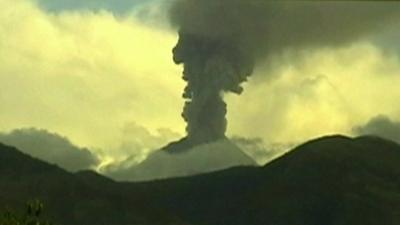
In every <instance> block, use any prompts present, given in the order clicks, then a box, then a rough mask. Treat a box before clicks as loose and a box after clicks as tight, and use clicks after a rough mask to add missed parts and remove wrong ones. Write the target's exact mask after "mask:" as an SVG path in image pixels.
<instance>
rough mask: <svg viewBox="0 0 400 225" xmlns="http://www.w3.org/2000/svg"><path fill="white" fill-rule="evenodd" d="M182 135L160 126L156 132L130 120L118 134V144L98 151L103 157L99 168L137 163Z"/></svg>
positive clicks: (128, 165)
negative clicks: (106, 149) (107, 149)
mask: <svg viewBox="0 0 400 225" xmlns="http://www.w3.org/2000/svg"><path fill="white" fill-rule="evenodd" d="M180 137H181V135H180V134H178V133H176V132H174V131H172V130H170V129H168V128H160V129H158V130H157V131H156V132H151V131H149V130H148V129H147V128H145V127H143V126H141V125H139V124H138V123H136V122H128V123H126V124H125V125H124V126H123V127H122V128H121V130H120V132H119V134H118V135H117V136H116V143H117V144H116V145H115V146H112V147H111V149H110V150H109V151H104V150H98V151H97V152H98V154H99V155H100V156H101V158H102V163H101V165H100V166H99V167H98V170H99V171H100V172H104V171H105V170H107V168H110V167H118V168H119V169H122V168H127V167H130V166H133V165H137V164H139V163H141V162H142V161H144V160H145V159H146V158H147V157H148V155H149V154H151V153H153V152H155V151H157V150H159V149H160V148H161V147H163V146H165V145H166V144H168V143H169V142H170V141H171V140H176V139H179V138H180Z"/></svg>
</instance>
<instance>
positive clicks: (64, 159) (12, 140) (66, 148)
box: [0, 128, 98, 172]
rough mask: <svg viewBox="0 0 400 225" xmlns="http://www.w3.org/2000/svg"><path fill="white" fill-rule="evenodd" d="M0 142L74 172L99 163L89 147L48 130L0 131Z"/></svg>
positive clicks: (92, 167) (93, 166) (91, 167)
mask: <svg viewBox="0 0 400 225" xmlns="http://www.w3.org/2000/svg"><path fill="white" fill-rule="evenodd" d="M0 142H2V143H4V144H7V145H10V146H14V147H16V148H18V149H19V150H21V151H22V152H25V153H27V154H29V155H31V156H33V157H36V158H39V159H42V160H44V161H47V162H50V163H55V164H57V165H58V166H60V167H62V168H64V169H67V170H69V171H73V172H74V171H78V170H84V169H94V168H95V167H96V166H97V163H98V159H97V157H96V156H95V155H94V154H93V153H92V152H91V151H90V150H89V149H87V148H81V147H78V146H76V145H74V144H73V143H71V142H70V141H69V140H68V139H67V138H66V137H62V136H60V135H58V134H56V133H50V132H49V131H46V130H40V129H36V128H27V129H16V130H13V131H11V132H9V133H0Z"/></svg>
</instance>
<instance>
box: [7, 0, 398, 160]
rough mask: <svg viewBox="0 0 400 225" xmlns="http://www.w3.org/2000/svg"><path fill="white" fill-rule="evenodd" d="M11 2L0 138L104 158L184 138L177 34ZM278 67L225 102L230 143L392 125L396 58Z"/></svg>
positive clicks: (319, 60) (355, 54)
mask: <svg viewBox="0 0 400 225" xmlns="http://www.w3.org/2000/svg"><path fill="white" fill-rule="evenodd" d="M10 1H11V0H0V107H1V108H0V130H1V131H8V130H12V129H15V128H21V127H38V128H44V129H47V130H50V131H53V132H57V133H60V134H62V135H65V136H67V137H68V138H70V139H71V140H72V141H73V142H74V143H76V144H78V145H80V146H88V147H91V148H94V149H103V151H106V152H109V154H113V153H112V151H114V153H115V152H116V151H117V150H116V149H119V150H121V145H122V144H121V143H122V142H126V140H127V139H129V137H133V136H135V138H139V139H140V138H142V139H143V140H142V142H143V145H144V146H148V147H149V148H150V147H154V142H155V140H156V142H157V144H158V145H161V144H163V143H166V142H168V140H169V139H171V138H176V137H177V136H179V135H183V134H184V127H185V124H184V122H183V120H182V119H181V117H180V113H181V110H182V106H183V100H182V99H181V93H182V90H183V87H184V85H185V84H184V82H183V81H181V75H180V74H181V68H180V67H179V66H176V65H174V64H173V62H172V59H171V57H172V55H171V49H172V47H173V46H174V45H175V43H176V41H177V36H176V34H175V32H174V31H172V30H168V29H166V28H160V27H156V26H148V25H145V24H143V23H142V22H140V20H138V19H137V18H135V16H134V14H132V15H127V16H124V17H123V16H119V17H116V16H114V15H113V14H112V13H110V12H107V11H100V12H90V11H86V12H85V11H79V12H78V11H75V12H73V11H72V12H62V13H50V12H46V11H43V10H41V9H40V8H39V7H38V6H37V5H36V4H35V3H33V1H29V0H13V1H12V4H10ZM277 60H278V59H277ZM277 62H279V63H265V65H263V66H260V67H259V68H258V69H257V73H256V74H255V75H254V76H253V77H252V79H251V80H250V82H249V83H248V84H246V85H245V87H246V88H245V92H244V93H243V95H242V96H240V97H238V96H233V95H229V96H227V102H228V107H229V110H228V121H229V128H228V133H229V135H238V136H244V137H262V138H263V139H264V140H265V141H266V142H291V141H303V140H306V139H309V138H312V137H317V136H321V135H324V134H331V133H346V134H350V133H351V129H352V127H353V126H355V125H359V124H363V123H365V122H366V121H367V120H369V119H370V118H371V117H374V116H376V115H377V114H386V115H388V116H390V117H392V118H394V119H400V107H398V106H396V104H397V102H398V99H399V98H400V89H399V88H398V87H399V86H400V64H399V60H398V57H397V56H396V55H393V54H390V53H386V52H383V51H382V50H381V49H379V48H378V47H376V46H374V45H373V44H371V43H369V42H366V41H364V42H358V43H354V44H353V45H351V46H346V47H343V48H340V49H319V50H315V51H312V52H302V53H299V54H292V53H290V52H289V53H286V55H284V56H282V57H281V58H280V59H279V60H278V61H277ZM265 73H269V74H273V75H272V76H271V75H269V76H268V77H269V78H268V79H267V78H264V77H266V76H263V74H265ZM271 77H274V78H271ZM132 127H133V128H132ZM160 128H165V129H164V130H163V132H158V129H160ZM146 130H147V131H149V132H150V134H149V133H146ZM167 131H168V132H167ZM152 138H153V139H152ZM119 150H118V151H119ZM121 151H122V152H124V154H135V152H136V151H138V150H137V149H133V148H132V149H129V148H128V149H124V150H121ZM137 153H138V154H139V153H143V151H138V152H137Z"/></svg>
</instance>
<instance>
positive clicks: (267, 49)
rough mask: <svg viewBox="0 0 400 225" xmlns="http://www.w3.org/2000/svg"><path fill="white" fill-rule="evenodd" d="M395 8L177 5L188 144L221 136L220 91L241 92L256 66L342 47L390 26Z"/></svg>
mask: <svg viewBox="0 0 400 225" xmlns="http://www.w3.org/2000/svg"><path fill="white" fill-rule="evenodd" d="M399 15H400V4H397V3H395V2H385V3H382V2H372V1H371V2H360V1H359V2H346V1H341V2H328V1H308V2H300V1H269V0H176V1H175V2H174V3H173V4H172V8H171V11H170V19H171V22H172V24H173V25H174V26H176V27H177V29H178V30H179V41H178V43H177V45H176V46H175V48H174V50H173V59H174V61H175V63H177V64H183V65H184V72H183V79H184V80H185V81H186V82H187V86H186V89H185V91H184V94H183V97H184V98H185V99H186V104H185V107H184V110H183V113H182V115H183V118H184V119H185V121H186V122H187V133H188V137H187V138H186V139H187V141H189V142H191V143H192V144H193V143H194V144H196V143H202V142H208V141H212V140H215V139H220V138H224V137H225V131H226V126H227V122H226V119H225V114H226V111H227V109H226V104H225V102H224V101H223V93H224V92H233V93H237V94H240V93H241V92H242V91H243V89H242V87H241V84H242V83H243V82H245V81H246V80H247V78H248V77H249V76H250V75H251V74H252V71H253V70H254V67H255V65H256V64H257V63H258V62H259V61H261V60H265V59H268V58H269V57H272V56H274V55H276V54H280V53H282V52H283V51H285V50H295V51H296V50H303V49H310V48H318V47H334V46H340V45H345V44H349V43H351V42H354V41H357V40H359V39H361V38H363V37H366V36H368V35H369V34H371V33H372V32H374V31H379V30H383V29H385V28H386V27H390V26H392V25H395V24H396V22H398V21H399V20H398V19H399Z"/></svg>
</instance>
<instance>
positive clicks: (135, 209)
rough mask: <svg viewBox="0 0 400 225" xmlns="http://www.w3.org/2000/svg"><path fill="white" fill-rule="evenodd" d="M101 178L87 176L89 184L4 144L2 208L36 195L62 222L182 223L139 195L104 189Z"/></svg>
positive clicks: (0, 154) (86, 224) (71, 224)
mask: <svg viewBox="0 0 400 225" xmlns="http://www.w3.org/2000/svg"><path fill="white" fill-rule="evenodd" d="M85 177H87V175H86V176H85ZM99 178H100V177H97V178H95V179H87V182H91V181H93V182H92V185H90V186H89V185H87V184H86V183H87V182H86V181H85V182H84V181H82V179H81V176H80V175H74V174H71V173H68V172H66V171H64V170H62V169H60V168H59V167H57V166H55V165H50V164H48V163H45V162H43V161H40V160H38V159H35V158H32V157H30V156H28V155H26V154H24V153H21V152H19V151H18V150H17V149H15V148H12V147H8V146H5V145H2V144H0V209H1V208H3V207H5V206H9V207H12V208H23V206H24V204H25V202H26V201H27V200H30V199H33V198H35V199H40V200H41V201H43V202H44V204H45V205H46V210H45V212H46V214H45V215H44V216H47V217H49V218H50V220H52V221H55V222H57V223H58V224H64V225H89V224H96V225H103V224H104V225H135V224H140V225H142V224H159V225H165V224H174V225H175V224H182V223H180V222H179V221H177V220H176V219H175V218H172V216H169V215H166V214H164V213H163V212H162V210H160V209H158V208H157V207H150V206H149V207H147V205H146V202H145V199H143V198H142V197H141V196H139V195H129V196H126V195H124V194H123V193H121V192H119V191H118V190H117V189H116V190H115V191H112V192H111V191H107V189H106V188H101V187H100V185H99V183H95V182H98V180H99ZM107 181H109V182H110V183H113V181H111V180H108V179H106V178H102V182H103V183H104V182H107ZM94 186H96V188H93V187H94ZM154 215H156V216H154Z"/></svg>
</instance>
